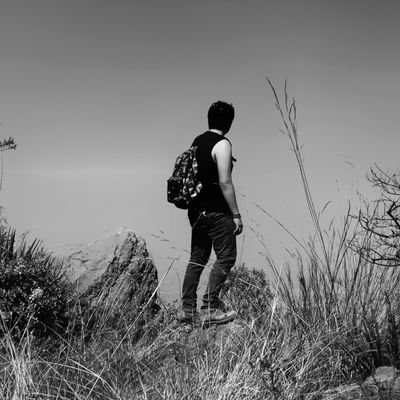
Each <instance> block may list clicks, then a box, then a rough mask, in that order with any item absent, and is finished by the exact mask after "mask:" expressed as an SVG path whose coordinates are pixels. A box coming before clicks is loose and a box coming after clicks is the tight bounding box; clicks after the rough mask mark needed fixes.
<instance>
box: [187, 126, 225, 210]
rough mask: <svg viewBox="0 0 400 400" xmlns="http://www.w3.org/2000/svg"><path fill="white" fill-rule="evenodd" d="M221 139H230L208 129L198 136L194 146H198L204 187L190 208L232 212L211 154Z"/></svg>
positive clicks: (201, 179) (201, 180)
mask: <svg viewBox="0 0 400 400" xmlns="http://www.w3.org/2000/svg"><path fill="white" fill-rule="evenodd" d="M221 140H228V139H226V138H224V137H223V136H222V135H219V134H218V133H215V132H211V131H207V132H205V133H203V134H201V135H199V136H197V137H196V138H195V139H194V141H193V144H192V146H198V147H197V153H196V156H197V161H198V164H199V172H198V174H199V179H200V182H201V183H202V184H203V188H202V189H201V192H200V193H199V195H198V197H197V198H196V199H195V200H194V201H193V203H192V205H191V207H190V208H193V209H196V210H198V211H218V212H223V213H227V214H231V211H230V209H229V206H228V204H227V202H226V201H225V198H224V196H223V194H222V191H221V188H220V186H219V178H218V167H217V163H216V162H215V161H214V160H213V158H212V156H211V151H212V149H213V147H214V146H215V145H216V144H217V143H218V142H220V141H221Z"/></svg>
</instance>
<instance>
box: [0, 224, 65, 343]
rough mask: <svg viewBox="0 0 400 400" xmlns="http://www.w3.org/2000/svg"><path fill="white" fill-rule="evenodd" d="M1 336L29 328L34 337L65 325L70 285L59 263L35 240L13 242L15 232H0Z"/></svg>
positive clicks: (57, 329)
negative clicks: (30, 242)
mask: <svg viewBox="0 0 400 400" xmlns="http://www.w3.org/2000/svg"><path fill="white" fill-rule="evenodd" d="M0 281H1V283H2V284H1V288H0V310H1V328H0V335H2V334H4V332H8V331H11V332H12V333H13V334H16V335H19V334H20V333H21V332H23V331H25V329H28V330H29V332H30V333H32V334H34V335H35V337H41V336H43V335H44V334H48V333H50V332H58V331H60V328H63V327H64V326H65V325H66V322H67V321H66V317H65V315H66V307H67V304H68V296H69V286H68V284H67V283H66V281H65V280H63V274H62V269H61V262H60V261H59V260H57V259H56V258H55V257H53V256H52V255H51V254H49V253H47V252H46V250H45V249H44V248H43V246H42V244H41V242H40V241H38V240H34V241H33V242H32V244H31V245H29V246H28V244H27V240H26V236H23V237H22V239H21V241H20V243H19V244H18V245H17V243H16V235H15V230H12V229H5V228H4V227H3V229H2V230H0Z"/></svg>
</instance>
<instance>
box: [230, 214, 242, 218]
mask: <svg viewBox="0 0 400 400" xmlns="http://www.w3.org/2000/svg"><path fill="white" fill-rule="evenodd" d="M232 218H242V216H241V215H240V214H239V213H237V214H233V215H232Z"/></svg>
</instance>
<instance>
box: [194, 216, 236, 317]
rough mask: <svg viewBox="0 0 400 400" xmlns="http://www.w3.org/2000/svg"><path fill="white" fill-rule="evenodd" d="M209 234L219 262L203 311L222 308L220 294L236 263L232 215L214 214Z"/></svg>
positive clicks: (205, 296)
mask: <svg viewBox="0 0 400 400" xmlns="http://www.w3.org/2000/svg"><path fill="white" fill-rule="evenodd" d="M209 217H210V218H212V223H210V228H209V230H208V234H209V236H210V238H211V240H212V245H213V248H214V251H215V255H216V258H217V260H216V261H215V263H214V265H213V267H212V270H211V272H210V277H209V281H208V285H207V289H206V292H205V294H204V296H203V305H202V307H201V308H202V309H208V308H215V309H217V308H220V304H221V302H220V298H219V294H220V292H221V288H222V285H223V283H224V282H225V280H226V278H227V276H228V274H229V271H230V270H231V268H232V267H233V265H234V264H235V261H236V236H235V235H234V233H233V231H234V229H235V224H234V222H233V219H232V217H231V216H230V215H227V214H223V213H212V215H210V216H209Z"/></svg>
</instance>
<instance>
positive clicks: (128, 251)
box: [63, 228, 158, 316]
mask: <svg viewBox="0 0 400 400" xmlns="http://www.w3.org/2000/svg"><path fill="white" fill-rule="evenodd" d="M67 252H68V254H64V255H63V259H64V260H65V266H66V271H65V272H66V276H67V278H68V279H69V281H70V282H71V283H73V284H74V286H75V288H76V291H77V293H78V294H79V297H80V298H81V299H84V303H85V304H88V305H89V308H90V309H93V308H96V309H101V310H103V312H104V310H108V312H107V314H108V315H116V314H118V315H119V316H120V315H121V313H123V314H124V315H128V314H130V315H133V316H135V314H138V313H139V312H140V311H141V310H142V309H143V308H144V307H145V306H148V307H149V309H150V308H154V307H156V303H155V301H156V291H157V285H158V276H157V269H156V267H155V265H154V263H153V260H152V259H151V258H150V257H149V254H148V251H147V248H146V243H145V241H144V239H142V238H141V237H139V236H137V235H136V234H135V233H134V232H133V231H132V230H129V229H126V228H122V229H119V230H117V231H115V232H110V233H107V234H105V235H103V236H102V237H101V238H99V239H97V240H95V241H93V242H91V243H89V244H88V245H86V246H84V245H80V246H76V247H75V248H69V250H68V251H67ZM146 308H147V307H146ZM103 315H104V314H103Z"/></svg>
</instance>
